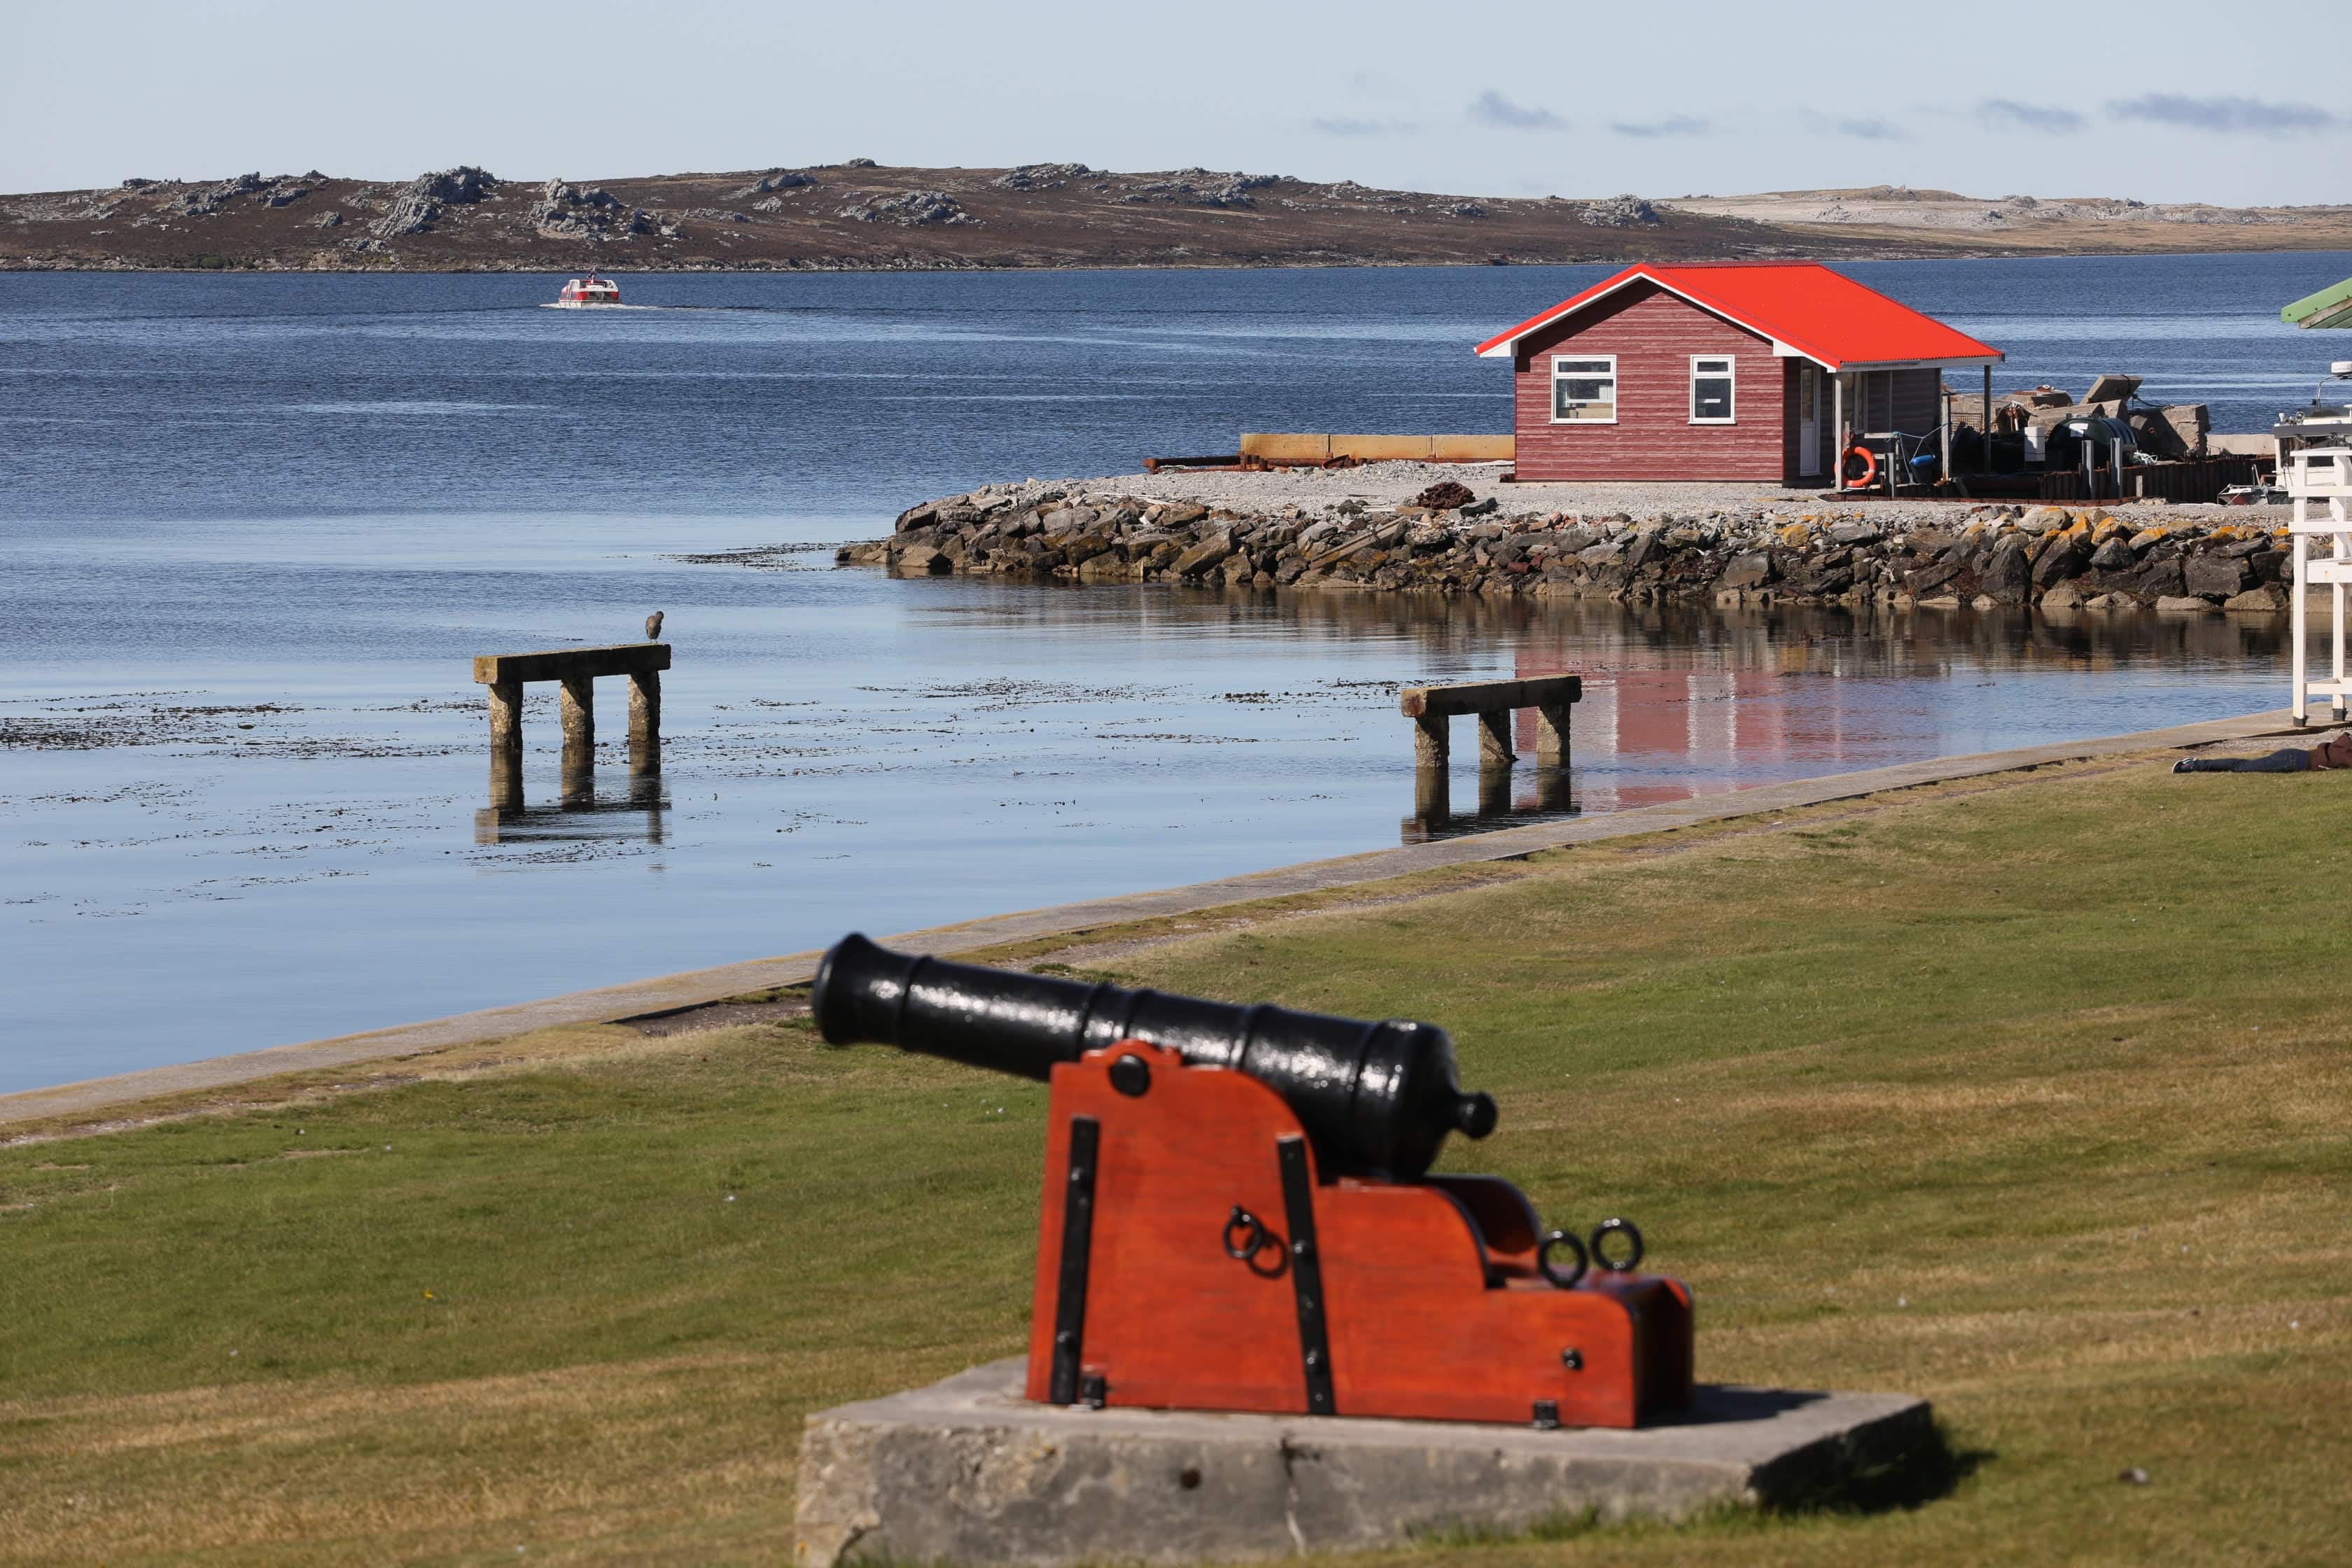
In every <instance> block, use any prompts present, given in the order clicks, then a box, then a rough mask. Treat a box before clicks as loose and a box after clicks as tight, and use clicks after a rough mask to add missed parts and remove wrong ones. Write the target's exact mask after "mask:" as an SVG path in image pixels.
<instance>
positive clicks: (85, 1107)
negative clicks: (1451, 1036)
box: [0, 708, 2317, 1126]
mask: <svg viewBox="0 0 2352 1568" xmlns="http://www.w3.org/2000/svg"><path fill="white" fill-rule="evenodd" d="M2304 733H2305V731H2296V730H2295V729H2294V726H2293V724H2292V722H2291V721H2290V720H2289V718H2288V716H2287V710H2285V709H2284V708H2280V709H2273V710H2268V711H2265V712H2261V713H2250V714H2246V715H2244V716H2242V717H2240V718H2235V719H2216V720H2211V721H2207V722H2205V723H2201V724H2181V725H2176V726H2174V727H2173V728H2170V729H2166V730H2143V731H2137V732H2136V733H2133V734H2127V735H2109V736H2105V737H2103V738H2100V739H2097V740H2085V741H2063V742H2055V743H2053V744H2050V745H2041V746H2021V747H2017V748H2015V749H2013V750H2011V751H2005V752H1979V753H1977V754H1976V755H1974V756H1965V757H1933V758H1929V759H1927V760H1926V761H1924V762H1916V763H1897V764H1895V766H1893V767H1885V768H1866V769H1864V770H1862V771H1861V772H1858V773H1832V774H1830V775H1828V776H1826V777H1822V778H1811V779H1798V780H1793V781H1791V782H1790V783H1787V784H1759V785H1757V786H1755V787H1754V788H1751V789H1742V790H1733V791H1729V792H1727V793H1726V794H1723V795H1706V796H1703V797H1700V798H1697V799H1693V800H1680V801H1672V802H1668V803H1667V804H1665V805H1646V806H1641V807H1638V808H1636V809H1634V810H1631V811H1614V812H1609V813H1606V814H1603V815H1597V816H1575V817H1567V818H1562V819H1559V820H1557V821H1550V822H1537V823H1530V824H1528V826H1525V827H1507V828H1502V829H1499V830H1497V831H1496V832H1492V833H1475V834H1467V835H1465V836H1463V837H1458V838H1447V839H1442V840H1439V841H1438V842H1436V843H1432V844H1414V845H1409V846H1407V847H1402V848H1398V849H1379V850H1372V851H1370V852H1368V853H1365V854H1361V855H1346V856H1341V857H1339V858H1336V859H1329V860H1308V861H1306V862H1303V863H1301V864H1299V865H1296V866H1283V867H1278V868H1276V869H1274V870H1271V871H1254V872H1250V873H1248V874H1246V875H1244V876H1238V877H1224V878H1220V879H1217V880H1215V881H1213V882H1194V883H1192V884H1190V885H1189V886H1185V887H1181V888H1164V889H1160V890H1159V891H1157V892H1148V893H1126V894H1121V895H1119V896H1118V897H1115V898H1108V899H1092V900H1087V901H1086V902H1083V903H1075V904H1056V905H1054V906H1052V907H1051V908H1048V909H1042V910H1024V911H1022V912H1019V913H1015V914H1003V915H990V916H987V917H985V918H983V919H981V920H975V921H963V922H961V923H960V924H956V925H946V926H933V927H931V928H929V929H928V930H925V931H902V932H898V933H897V934H895V935H891V936H887V937H884V938H880V939H877V940H880V941H884V942H887V943H888V944H889V945H891V946H894V947H907V948H916V949H919V950H921V951H924V952H936V953H957V952H972V951H974V950H976V949H980V948H988V947H996V946H999V945H1002V944H1003V943H1006V942H1027V941H1031V940H1034V939H1035V938H1038V937H1044V936H1055V935H1060V934H1062V933H1065V932H1070V931H1087V930H1091V929H1093V928H1096V927H1099V926H1108V925H1118V924H1123V923H1125V922H1128V921H1141V920H1151V919H1155V918H1158V917H1160V916H1167V915H1183V914H1193V913H1197V912H1199V911H1201V910H1213V909H1216V908H1219V907H1220V906H1223V905H1227V904H1240V903H1248V902H1251V901H1253V900H1259V899H1273V898H1281V897H1285V896H1286V895H1289V894H1294V893H1310V892H1319V891H1322V890H1325V889H1331V888H1344V887H1349V886H1352V885H1354V884H1356V883H1360V882H1375V881H1380V880H1382V879H1387V878H1390V877H1401V876H1403V875H1405V874H1406V873H1408V872H1412V871H1425V870H1430V869H1432V868H1437V867H1442V866H1462V865H1472V864H1475V863H1477V862H1480V861H1489V860H1509V859H1516V858H1519V857H1521V856H1526V855H1532V854H1535V853H1537V852H1538V851H1540V850H1545V849H1559V848H1565V847H1569V846H1570V845H1576V844H1597V843H1601V842H1603V841H1604V840H1607V839H1612V838H1629V837H1634V836H1635V835H1638V834H1643V833H1657V832H1661V831H1663V830H1665V829H1668V828H1675V827H1693V826H1698V825H1700V824H1702V823H1710V822H1723V821H1727V820H1729V819H1731V818H1735V817H1741V816H1755V815H1757V814H1759V813H1762V812H1771V811H1786V810H1789V809H1790V808H1792V807H1796V806H1806V805H1822V804H1823V803H1824V802H1828V801H1835V800H1851V799H1853V798H1854V797H1855V796H1857V795H1875V794H1877V793H1879V792H1880V791H1883V790H1892V789H1906V788H1909V787H1912V786H1914V785H1917V784H1940V783H1943V782H1945V781H1947V780H1951V779H1965V778H1976V777H1979V776H1982V775H1984V774H1987V773H2007V772H2011V771H2012V770H2014V769H2018V768H2029V767H2038V766H2040V765H2042V763H2059V762H2070V761H2074V760H2077V759H2081V758H2088V757H2100V756H2110V755H2114V754H2116V753H2118V752H2138V751H2148V750H2152V749H2155V748H2159V747H2167V746H2206V745H2212V744H2215V743H2217V742H2230V741H2245V740H2252V739H2254V738H2256V737H2260V736H2268V735H2301V734H2304ZM2309 733H2311V734H2312V735H2313V736H2314V738H2315V739H2316V736H2317V731H2316V730H2314V731H2309ZM844 929H845V930H846V929H847V928H846V927H845V928H844ZM820 956H821V954H820V953H819V952H814V951H812V952H790V953H785V954H783V955H782V956H781V957H777V958H761V959H752V960H751V961H749V962H746V963H730V964H724V965H721V966H720V967H719V968H716V969H695V970H688V971H687V972H685V973H679V974H666V975H662V976H660V977H658V978H656V979H651V980H635V981H631V982H629V983H628V984H622V985H608V986H605V987H603V988H602V989H599V990H595V991H575V992H572V993H571V994H568V995H563V996H550V997H545V998H542V999H541V1000H539V1001H535V1002H518V1003H514V1004H512V1005H508V1006H504V1007H488V1008H484V1009H483V1010H481V1011H480V1012H477V1013H459V1014H457V1015H456V1016H451V1017H446V1018H436V1019H432V1020H430V1021H428V1022H425V1023H421V1024H403V1025H399V1026H396V1027H394V1028H389V1029H374V1030H371V1031H369V1032H368V1033H366V1034H362V1035H340V1036H337V1037H334V1038H332V1039H326V1040H312V1041H309V1042H307V1043H305V1044H301V1045H292V1046H273V1047H268V1048H267V1049H264V1050H257V1051H244V1052H240V1053H239V1054H237V1055H236V1056H227V1057H214V1058H209V1059H207V1060H205V1061H198V1062H189V1063H186V1064H184V1065H183V1066H179V1067H165V1068H146V1069H144V1070H142V1071H140V1072H129V1073H122V1074H120V1075H118V1076H116V1077H113V1078H100V1079H88V1080H86V1081H84V1082H81V1083H69V1084H61V1085H58V1087H56V1088H54V1089H26V1090H24V1091H22V1092H19V1093H16V1094H8V1095H0V1126H5V1124H7V1123H9V1122H12V1121H33V1120H36V1119H38V1118H42V1117H49V1116H71V1115H82V1114H86V1113H88V1112H90V1111H94V1110H104V1109H106V1108H107V1107H109V1106H116V1105H126V1104H129V1103H131V1102H132V1101H135V1100H147V1099H151V1098H153V1097H155V1096H158V1095H167V1094H182V1093H186V1092H189V1091H191V1090H197V1089H220V1088H225V1087H226V1086H228V1085H231V1084H238V1083H247V1082H251V1081H252V1080H254V1079H262V1078H269V1077H272V1076H275V1075H277V1074H278V1073H289V1072H308V1071H312V1070H315V1069H317V1068H338V1067H348V1066H350V1065H352V1063H355V1062H367V1061H380V1060H383V1059H384V1058H392V1057H404V1056H413V1055H415V1054H416V1053H418V1052H420V1051H430V1050H438V1049H441V1048H444V1047H450V1046H459V1045H466V1044H469V1043H471V1042H474V1041H478V1040H486V1039H498V1038H501V1037H506V1036H509V1035H519V1034H522V1033H524V1032H525V1031H527V1030H531V1029H544V1028H550V1027H552V1026H556V1025H561V1024H602V1023H611V1022H613V1021H614V1020H617V1019H622V1018H633V1017H637V1016H642V1015H644V1014H647V1013H667V1012H671V1011H674V1010H676V1009H678V1008H681V1007H693V1006H698V1005H702V1004H705V1003H709V1002H716V1001H719V1000H720V999H722V998H724V997H728V996H737V995H740V994H743V993H745V992H747V991H760V990H764V989H767V988H768V987H771V986H776V985H798V984H804V983H806V982H807V981H808V980H809V979H810V978H812V977H813V976H814V974H815V973H816V963H817V959H818V958H819V957H820Z"/></svg>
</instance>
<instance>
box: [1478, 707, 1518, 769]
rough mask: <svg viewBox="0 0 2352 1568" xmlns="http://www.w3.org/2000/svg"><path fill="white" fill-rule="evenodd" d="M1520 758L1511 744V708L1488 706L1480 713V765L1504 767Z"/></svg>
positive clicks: (1484, 766) (1483, 766)
mask: <svg viewBox="0 0 2352 1568" xmlns="http://www.w3.org/2000/svg"><path fill="white" fill-rule="evenodd" d="M1518 760H1519V753H1518V752H1517V751H1515V750H1513V749H1512V746H1511V710H1509V709H1508V708H1488V709H1486V710H1483V711H1481V712H1480V713H1479V715H1478V765H1479V766H1480V767H1481V768H1504V769H1508V768H1509V767H1510V765H1511V764H1512V763H1515V762H1517V761H1518Z"/></svg>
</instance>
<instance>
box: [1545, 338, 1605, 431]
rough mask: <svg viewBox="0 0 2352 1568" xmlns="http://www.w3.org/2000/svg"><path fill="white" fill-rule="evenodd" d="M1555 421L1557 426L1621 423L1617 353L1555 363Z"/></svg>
mask: <svg viewBox="0 0 2352 1568" xmlns="http://www.w3.org/2000/svg"><path fill="white" fill-rule="evenodd" d="M1551 422H1552V423H1553V424H1555V425H1614V424H1616V423H1617V356H1616V355H1615V354H1593V355H1590V356H1588V357H1586V358H1583V359H1570V358H1569V357H1568V356H1567V355H1566V354H1562V355H1560V356H1559V358H1557V359H1555V360H1553V361H1552V362H1551Z"/></svg>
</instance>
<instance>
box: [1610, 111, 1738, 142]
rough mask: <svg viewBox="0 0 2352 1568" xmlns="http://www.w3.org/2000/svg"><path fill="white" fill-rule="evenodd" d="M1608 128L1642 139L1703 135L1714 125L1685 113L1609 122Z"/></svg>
mask: <svg viewBox="0 0 2352 1568" xmlns="http://www.w3.org/2000/svg"><path fill="white" fill-rule="evenodd" d="M1609 129H1610V130H1612V131H1614V132H1617V134H1618V135H1620V136H1638V137H1641V138H1642V139H1643V140H1644V141H1647V140H1650V139H1653V138H1655V137H1660V136H1705V135H1707V134H1708V133H1709V132H1713V131H1714V129H1715V127H1714V126H1712V125H1710V124H1708V123H1707V122H1706V121H1704V120H1694V119H1692V118H1691V117H1690V116H1689V115H1687V114H1670V115H1668V116H1666V118H1664V120H1647V121H1632V122H1629V121H1622V120H1619V121H1611V122H1610V126H1609Z"/></svg>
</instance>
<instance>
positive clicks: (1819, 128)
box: [1811, 114, 1911, 142]
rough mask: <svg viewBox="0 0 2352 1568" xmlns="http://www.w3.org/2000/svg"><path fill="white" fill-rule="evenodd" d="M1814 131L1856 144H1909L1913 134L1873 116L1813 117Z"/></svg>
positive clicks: (1818, 115)
mask: <svg viewBox="0 0 2352 1568" xmlns="http://www.w3.org/2000/svg"><path fill="white" fill-rule="evenodd" d="M1811 119H1812V125H1813V129H1814V131H1816V132H1819V133H1820V134H1822V135H1823V136H1844V137H1848V138H1851V139H1852V140H1853V141H1856V142H1908V141H1910V140H1911V133H1910V132H1907V131H1906V130H1904V129H1903V127H1901V126H1900V125H1897V124H1895V121H1891V120H1885V119H1882V118H1880V117H1878V116H1876V115H1872V116H1870V117H1869V118H1867V119H1859V120H1839V119H1832V118H1831V117H1829V116H1826V115H1820V114H1816V115H1813V116H1812V117H1811Z"/></svg>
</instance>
